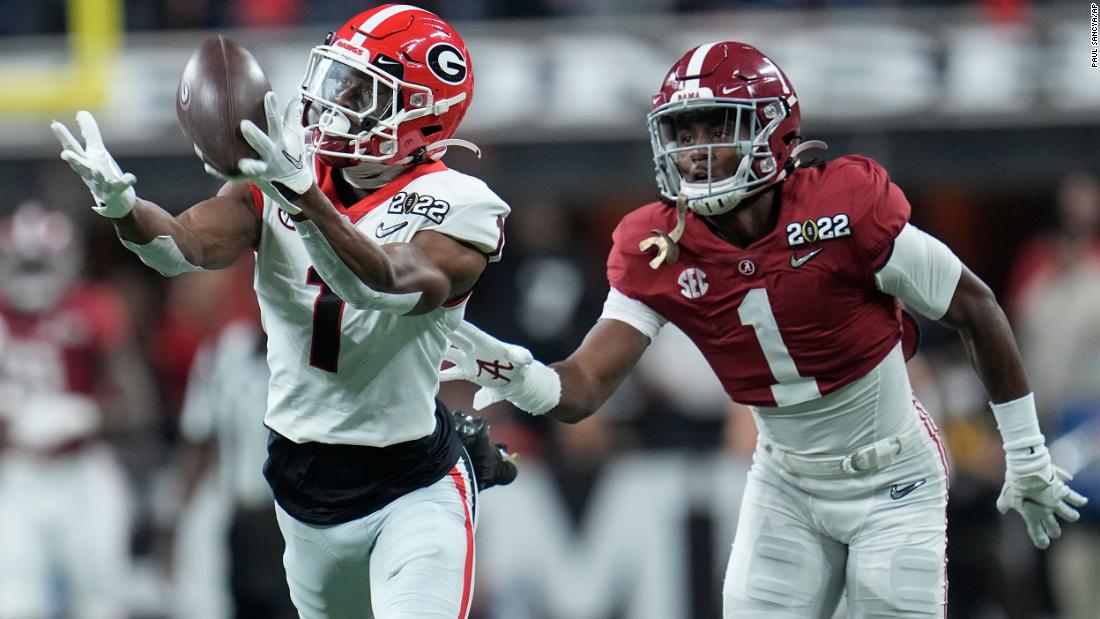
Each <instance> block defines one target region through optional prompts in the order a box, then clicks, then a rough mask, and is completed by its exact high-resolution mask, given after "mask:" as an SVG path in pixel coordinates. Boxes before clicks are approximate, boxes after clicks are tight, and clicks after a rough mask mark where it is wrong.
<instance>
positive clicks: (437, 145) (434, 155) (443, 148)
mask: <svg viewBox="0 0 1100 619" xmlns="http://www.w3.org/2000/svg"><path fill="white" fill-rule="evenodd" d="M448 146H461V147H462V148H465V149H467V150H470V151H473V153H474V154H475V155H477V158H478V159H481V149H480V148H478V146H477V144H474V143H473V142H470V141H469V140H462V139H459V138H450V139H447V140H440V141H438V142H432V143H431V144H428V145H427V146H425V147H424V150H425V151H426V152H428V153H429V155H428V158H429V159H431V160H432V161H439V160H440V159H442V158H443V155H446V154H447V147H448ZM433 151H434V152H433Z"/></svg>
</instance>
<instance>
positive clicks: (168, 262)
mask: <svg viewBox="0 0 1100 619" xmlns="http://www.w3.org/2000/svg"><path fill="white" fill-rule="evenodd" d="M119 240H120V241H122V246H123V247H125V248H126V249H129V250H130V251H132V252H134V253H135V254H137V257H138V258H141V261H142V262H144V263H145V264H147V265H148V266H150V267H152V268H153V269H154V270H156V272H157V273H160V274H161V275H163V276H165V277H175V276H177V275H179V274H180V273H190V272H191V271H202V270H203V268H202V267H200V266H195V265H193V264H191V263H190V262H188V261H187V258H185V257H184V256H183V252H181V251H180V248H179V246H178V245H176V239H174V238H172V237H171V236H169V235H167V234H162V235H160V236H158V237H157V238H155V239H153V240H152V241H149V242H148V243H146V244H144V245H138V244H137V243H132V242H130V241H127V240H126V239H124V238H121V237H120V238H119Z"/></svg>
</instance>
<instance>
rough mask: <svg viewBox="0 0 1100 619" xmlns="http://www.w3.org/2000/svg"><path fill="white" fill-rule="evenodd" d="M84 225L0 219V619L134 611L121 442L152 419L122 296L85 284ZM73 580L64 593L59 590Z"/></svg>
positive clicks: (40, 218) (18, 213)
mask: <svg viewBox="0 0 1100 619" xmlns="http://www.w3.org/2000/svg"><path fill="white" fill-rule="evenodd" d="M82 261H83V255H82V247H81V239H80V238H79V235H78V231H77V230H76V229H75V227H74V226H73V225H72V222H71V221H70V220H69V219H68V218H67V217H65V216H64V215H62V214H61V213H59V212H53V211H49V210H47V209H45V208H44V207H42V206H41V205H39V204H35V203H27V204H23V205H21V206H20V207H18V208H17V209H16V210H15V212H14V213H13V214H12V215H10V216H9V217H8V218H7V219H6V220H5V221H4V222H3V223H2V224H0V318H2V320H0V341H2V344H0V427H3V428H4V431H3V432H2V433H0V434H2V435H3V440H2V441H0V505H3V506H4V507H3V509H0V617H3V618H5V619H7V618H11V619H28V618H41V617H55V616H66V617H77V618H82V617H89V618H99V617H103V618H108V617H121V616H123V614H124V612H125V611H124V608H125V597H126V596H125V594H126V593H127V590H126V586H127V582H128V581H129V578H130V571H131V564H130V554H129V553H130V533H131V526H130V523H131V506H130V493H129V489H128V487H127V479H126V476H125V474H124V472H123V469H122V467H121V466H120V465H119V463H118V461H117V459H116V457H115V454H114V453H113V450H112V447H111V446H110V442H111V441H112V440H122V439H125V438H127V437H128V435H130V434H132V433H134V432H136V431H138V430H139V429H140V428H141V427H142V425H143V420H144V419H146V418H147V416H148V413H149V412H150V407H151V402H150V401H149V398H148V394H149V380H148V375H147V371H146V369H145V366H144V365H142V364H139V363H136V362H135V359H136V356H135V355H134V351H133V347H132V340H131V338H132V335H133V334H132V332H131V323H130V317H129V314H128V312H127V310H126V307H125V306H124V305H123V304H122V302H121V301H120V299H119V298H118V296H117V295H116V294H115V293H114V292H113V291H111V290H109V289H107V288H104V287H102V286H98V285H94V284H91V283H88V282H84V281H81V280H80V278H79V273H80V270H81V264H82ZM59 585H60V586H59Z"/></svg>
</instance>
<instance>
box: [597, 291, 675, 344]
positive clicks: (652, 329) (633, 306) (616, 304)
mask: <svg viewBox="0 0 1100 619" xmlns="http://www.w3.org/2000/svg"><path fill="white" fill-rule="evenodd" d="M605 318H612V319H614V320H618V321H621V322H625V323H626V324H628V325H630V326H632V327H634V328H635V329H637V330H638V331H641V332H642V333H643V334H645V335H646V337H648V338H649V339H650V341H652V340H653V338H655V337H657V333H658V332H659V331H660V330H661V327H663V326H665V323H667V322H668V321H667V320H665V318H664V316H661V315H660V314H658V313H657V312H655V311H653V309H651V308H650V307H649V306H648V305H646V304H645V303H642V302H641V301H637V300H635V299H631V298H630V297H628V296H626V295H625V294H623V293H621V292H619V291H618V290H615V289H614V288H612V289H610V290H609V291H608V292H607V300H606V301H604V304H603V313H602V314H600V320H603V319H605Z"/></svg>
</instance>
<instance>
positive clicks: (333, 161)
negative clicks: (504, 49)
mask: <svg viewBox="0 0 1100 619" xmlns="http://www.w3.org/2000/svg"><path fill="white" fill-rule="evenodd" d="M300 92H301V95H302V99H303V110H302V124H303V125H304V127H305V130H306V134H307V136H308V137H307V140H306V141H307V144H310V145H311V148H312V150H313V152H315V153H316V154H317V156H318V157H319V158H320V159H321V161H322V162H323V163H325V164H327V165H332V166H337V167H345V166H350V165H355V164H357V163H361V162H374V163H379V164H387V165H391V164H404V163H410V162H414V161H419V160H421V159H426V158H438V157H439V156H442V153H443V150H444V149H445V148H446V146H447V144H448V143H453V142H448V140H450V138H451V136H453V135H454V132H455V130H456V129H457V128H458V123H459V121H461V120H462V116H463V115H464V114H465V113H466V108H467V106H469V105H470V99H471V98H472V97H473V92H474V74H473V69H472V67H471V66H470V55H469V53H468V52H467V51H466V45H465V44H464V43H463V42H462V38H461V37H459V36H458V33H457V32H455V31H454V29H453V28H451V27H450V26H449V25H447V23H446V22H444V21H443V20H442V19H440V18H439V17H437V16H436V15H434V14H432V13H429V12H428V11H425V10H424V9H421V8H418V7H415V6H409V5H404V4H387V5H383V6H380V7H377V8H374V9H371V10H369V11H365V12H363V13H360V14H359V15H357V16H355V17H353V18H352V19H351V20H350V21H348V22H347V23H346V24H344V26H343V27H342V28H340V30H338V31H336V32H335V33H332V34H330V35H329V37H328V39H326V41H325V43H324V44H323V45H319V46H317V47H315V48H313V51H312V52H311V53H310V57H309V68H308V69H307V70H306V75H305V78H304V79H303V80H302V85H301V88H300Z"/></svg>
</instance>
